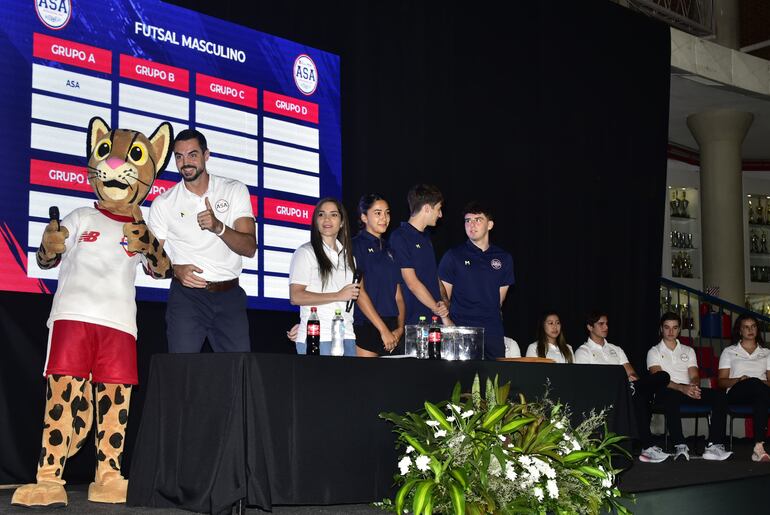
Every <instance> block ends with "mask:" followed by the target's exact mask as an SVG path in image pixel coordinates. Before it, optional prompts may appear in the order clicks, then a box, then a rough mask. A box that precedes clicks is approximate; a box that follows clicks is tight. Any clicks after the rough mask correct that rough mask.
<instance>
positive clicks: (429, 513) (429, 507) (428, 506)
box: [422, 495, 433, 515]
mask: <svg viewBox="0 0 770 515" xmlns="http://www.w3.org/2000/svg"><path fill="white" fill-rule="evenodd" d="M422 513H423V515H433V496H432V495H431V496H429V497H428V498H427V499H426V501H425V507H424V508H423V509H422Z"/></svg>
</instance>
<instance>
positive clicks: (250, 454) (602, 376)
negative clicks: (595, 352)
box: [128, 353, 635, 513]
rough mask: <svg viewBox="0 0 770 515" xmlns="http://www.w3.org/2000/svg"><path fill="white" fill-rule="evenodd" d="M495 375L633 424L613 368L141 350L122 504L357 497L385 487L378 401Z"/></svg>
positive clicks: (433, 397) (387, 461)
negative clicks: (142, 369)
mask: <svg viewBox="0 0 770 515" xmlns="http://www.w3.org/2000/svg"><path fill="white" fill-rule="evenodd" d="M477 373H478V374H479V376H480V378H481V379H482V381H484V380H485V379H486V378H487V377H490V378H494V376H495V375H499V378H500V384H504V383H505V382H507V381H510V382H511V386H512V389H511V393H512V394H516V393H518V392H521V393H523V394H524V395H525V396H526V397H527V398H530V399H534V398H535V397H537V396H540V395H542V393H543V391H544V384H545V382H546V378H548V379H550V384H551V398H553V399H557V398H558V399H561V401H562V402H566V403H568V404H569V405H570V407H571V409H572V411H573V415H574V417H573V418H575V419H576V421H577V420H580V419H582V417H581V416H580V415H581V414H582V413H587V412H589V411H590V410H591V409H601V408H603V407H605V406H609V405H612V406H613V407H614V408H613V410H612V411H611V412H610V414H609V418H608V425H609V428H610V430H612V431H614V432H617V433H621V434H635V430H634V429H633V428H634V423H633V414H632V412H633V410H632V409H631V397H630V389H629V388H628V381H627V378H626V373H625V371H624V370H623V367H620V366H597V365H555V364H541V363H509V362H491V361H466V362H446V361H418V360H415V359H363V358H338V357H325V356H320V357H307V356H293V355H279V354H236V353H234V354H159V355H156V356H154V357H153V360H152V363H151V368H150V377H149V380H148V383H147V400H146V401H145V405H144V409H143V414H142V420H141V425H140V427H139V433H138V436H137V440H136V445H135V449H134V454H133V458H132V466H131V476H130V481H129V490H128V504H129V505H132V506H154V507H172V506H173V507H179V508H184V509H187V510H192V511H198V512H211V513H218V512H221V511H226V510H228V509H229V508H230V506H232V504H234V503H236V502H237V501H238V500H239V499H246V504H247V505H249V506H258V507H260V508H262V509H265V510H270V509H271V507H272V505H273V504H278V505H280V504H313V505H319V504H345V503H366V502H371V501H375V500H381V499H382V498H384V497H389V496H392V495H393V493H394V491H393V474H394V473H396V472H397V459H398V453H397V451H396V449H395V447H394V442H395V435H394V433H393V432H392V429H393V426H392V425H391V424H390V423H389V422H386V421H384V420H382V419H380V418H379V417H378V414H379V413H380V412H383V411H394V412H405V411H407V410H411V411H416V410H419V409H421V408H422V406H423V402H424V401H425V400H430V401H432V402H439V401H442V400H445V399H448V398H449V396H450V395H451V392H452V388H453V387H454V385H455V383H456V382H457V381H458V380H459V381H460V382H461V384H462V386H463V391H469V390H470V387H471V384H472V381H473V377H474V375H475V374H477Z"/></svg>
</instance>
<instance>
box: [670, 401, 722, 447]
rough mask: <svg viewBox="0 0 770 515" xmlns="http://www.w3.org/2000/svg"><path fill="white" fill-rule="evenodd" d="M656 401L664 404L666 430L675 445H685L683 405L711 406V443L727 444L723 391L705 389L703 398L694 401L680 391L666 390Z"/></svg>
mask: <svg viewBox="0 0 770 515" xmlns="http://www.w3.org/2000/svg"><path fill="white" fill-rule="evenodd" d="M655 400H656V401H657V402H659V403H660V404H662V405H663V406H664V408H665V410H666V428H667V429H668V434H670V435H671V441H672V443H673V444H674V445H679V444H683V443H684V434H682V415H681V413H680V408H681V406H682V404H688V405H695V406H711V428H710V429H709V442H711V443H724V442H725V426H726V424H727V396H726V395H725V393H724V392H723V391H721V390H712V389H711V388H703V389H702V390H701V398H700V399H693V398H691V397H688V396H686V395H685V394H683V393H682V392H680V391H678V390H672V389H670V388H666V389H665V390H664V391H661V392H659V393H658V394H657V395H656V396H655Z"/></svg>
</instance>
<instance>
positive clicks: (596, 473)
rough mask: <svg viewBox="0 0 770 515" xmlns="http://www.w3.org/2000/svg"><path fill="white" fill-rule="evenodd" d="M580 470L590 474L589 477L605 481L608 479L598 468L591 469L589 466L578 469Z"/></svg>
mask: <svg viewBox="0 0 770 515" xmlns="http://www.w3.org/2000/svg"><path fill="white" fill-rule="evenodd" d="M578 470H579V471H581V472H583V473H585V474H588V475H589V476H594V477H598V478H599V479H605V478H606V477H607V474H605V473H604V472H602V471H601V470H599V469H598V468H596V467H591V466H589V465H583V466H582V467H578Z"/></svg>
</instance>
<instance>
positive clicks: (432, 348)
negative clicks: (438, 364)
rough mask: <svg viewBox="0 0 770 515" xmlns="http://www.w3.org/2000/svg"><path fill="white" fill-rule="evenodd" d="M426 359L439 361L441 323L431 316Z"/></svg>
mask: <svg viewBox="0 0 770 515" xmlns="http://www.w3.org/2000/svg"><path fill="white" fill-rule="evenodd" d="M428 359H441V323H440V322H439V321H438V317H437V316H436V315H433V317H432V318H431V321H430V329H428Z"/></svg>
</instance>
